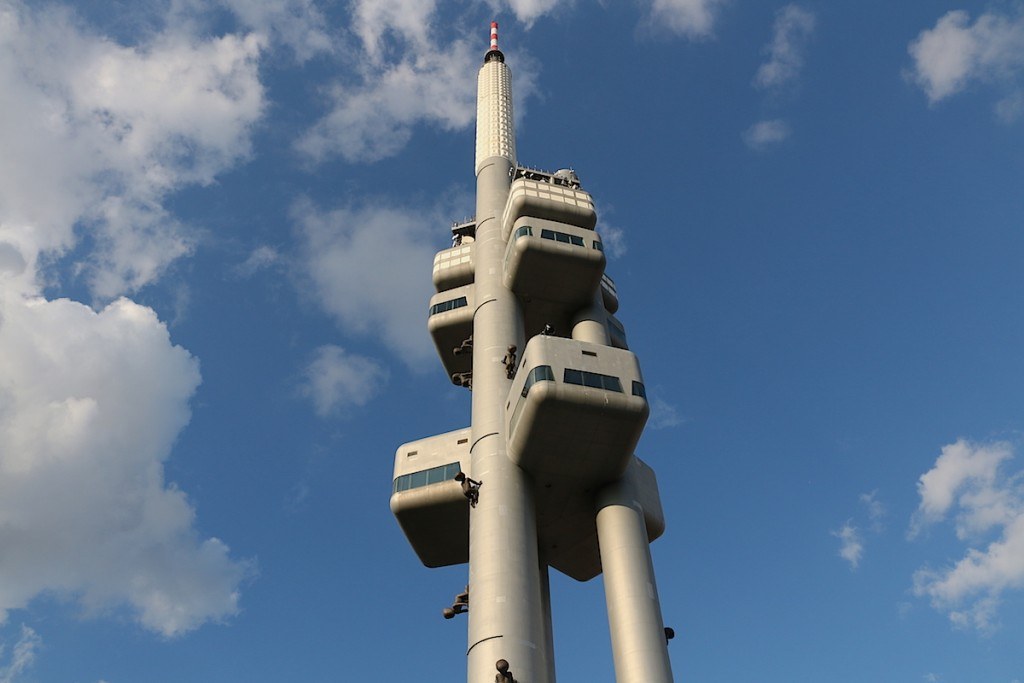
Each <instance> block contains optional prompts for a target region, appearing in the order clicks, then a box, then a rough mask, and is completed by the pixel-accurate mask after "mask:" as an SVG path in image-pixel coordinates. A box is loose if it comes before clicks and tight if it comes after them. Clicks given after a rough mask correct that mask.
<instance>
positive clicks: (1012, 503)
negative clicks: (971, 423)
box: [910, 440, 1024, 631]
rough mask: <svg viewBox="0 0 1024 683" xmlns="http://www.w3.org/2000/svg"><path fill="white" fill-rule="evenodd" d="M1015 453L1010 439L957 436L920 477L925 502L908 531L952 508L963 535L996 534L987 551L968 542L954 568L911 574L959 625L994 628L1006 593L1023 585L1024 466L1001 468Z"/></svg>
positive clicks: (924, 594)
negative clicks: (973, 440)
mask: <svg viewBox="0 0 1024 683" xmlns="http://www.w3.org/2000/svg"><path fill="white" fill-rule="evenodd" d="M1012 455H1013V454H1012V451H1011V449H1010V447H1009V445H1008V444H1006V443H995V444H988V445H981V444H972V443H969V442H966V441H964V440H959V441H957V442H956V443H953V444H949V445H947V446H945V447H944V448H943V449H942V453H941V455H940V456H939V457H938V459H937V460H936V461H935V466H934V467H933V468H932V469H931V470H929V471H928V472H926V473H925V474H924V475H922V476H921V478H920V480H919V481H918V493H919V494H920V496H921V502H920V505H919V506H918V509H917V511H916V512H915V514H914V517H913V519H912V520H911V528H910V535H911V536H915V535H917V534H918V533H919V532H920V531H921V530H922V529H923V528H924V527H925V526H926V525H928V524H933V523H936V522H938V521H941V520H942V519H944V518H945V517H946V515H947V514H948V513H949V512H951V511H955V512H956V531H957V537H958V538H960V539H961V540H969V539H972V538H974V539H978V540H980V539H981V537H982V535H983V534H985V533H986V532H988V533H991V532H993V531H995V532H997V533H998V538H997V539H996V540H994V541H991V542H990V543H988V544H987V546H986V547H985V549H984V550H980V549H978V548H974V547H972V548H968V550H967V552H966V554H965V555H964V557H963V558H962V559H960V560H959V561H958V562H957V563H956V564H954V565H953V566H952V567H946V568H944V569H940V570H935V569H932V568H928V567H925V568H922V569H919V570H918V571H916V572H915V573H914V579H913V584H914V593H915V594H916V595H918V596H921V597H928V598H929V599H930V600H931V603H932V605H933V606H934V607H935V608H936V609H938V610H940V611H944V612H946V613H947V614H948V616H949V618H950V621H951V622H952V623H953V624H954V625H956V626H959V627H963V628H968V627H969V628H976V629H978V630H981V631H988V630H992V629H994V628H996V627H997V625H998V623H997V611H998V607H999V604H1000V601H1001V599H1002V596H1003V594H1004V593H1005V592H1006V591H1008V590H1012V589H1019V588H1021V587H1024V486H1022V485H1021V482H1022V479H1024V472H1018V473H1017V474H1015V475H1011V476H1007V475H1004V474H1003V472H1002V466H1003V463H1005V462H1006V461H1008V460H1009V459H1010V458H1012Z"/></svg>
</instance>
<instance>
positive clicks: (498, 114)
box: [476, 22, 516, 173]
mask: <svg viewBox="0 0 1024 683" xmlns="http://www.w3.org/2000/svg"><path fill="white" fill-rule="evenodd" d="M492 55H497V56H498V57H499V58H498V59H491V58H490V57H491V56H492ZM476 87H477V90H476V93H477V94H476V172H477V173H479V172H480V165H481V163H482V162H483V161H484V160H485V159H488V158H490V157H504V158H505V159H508V160H509V161H510V162H511V163H512V165H513V166H515V163H516V129H515V123H514V120H513V117H512V73H511V71H509V68H508V67H507V66H506V65H505V60H504V56H503V55H501V52H500V51H499V50H498V24H497V22H491V45H490V50H489V51H488V52H487V58H486V59H485V61H484V65H483V66H482V67H480V73H479V74H478V75H477V86H476Z"/></svg>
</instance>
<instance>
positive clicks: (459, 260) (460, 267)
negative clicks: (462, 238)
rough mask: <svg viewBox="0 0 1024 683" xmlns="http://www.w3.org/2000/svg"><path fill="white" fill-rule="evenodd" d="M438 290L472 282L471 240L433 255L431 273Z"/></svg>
mask: <svg viewBox="0 0 1024 683" xmlns="http://www.w3.org/2000/svg"><path fill="white" fill-rule="evenodd" d="M432 277H433V281H434V288H435V289H436V290H437V291H438V292H444V291H447V290H449V289H454V288H456V287H461V286H463V285H468V284H470V283H472V282H473V242H471V241H470V242H463V243H462V244H459V245H457V246H454V247H452V248H451V249H443V250H441V251H439V252H437V254H436V255H435V256H434V271H433V274H432Z"/></svg>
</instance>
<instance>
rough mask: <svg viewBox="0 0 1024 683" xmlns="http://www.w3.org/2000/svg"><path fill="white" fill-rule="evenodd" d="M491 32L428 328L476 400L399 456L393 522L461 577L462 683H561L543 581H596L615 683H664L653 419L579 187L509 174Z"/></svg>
mask: <svg viewBox="0 0 1024 683" xmlns="http://www.w3.org/2000/svg"><path fill="white" fill-rule="evenodd" d="M515 142H516V141H515V127H514V121H513V116H512V77H511V73H510V71H509V68H508V66H507V65H506V64H505V55H504V54H503V53H502V52H501V50H499V49H498V25H497V23H494V22H492V23H491V41H490V48H489V49H488V50H487V53H486V54H485V55H484V63H483V66H481V67H480V71H479V74H478V77H477V123H476V169H475V170H476V215H475V218H473V219H472V220H469V221H466V222H463V223H460V224H456V225H454V226H453V227H452V237H453V240H452V241H453V246H452V247H451V248H450V249H445V250H443V251H440V252H438V254H437V255H436V256H435V258H434V270H433V282H434V286H435V288H436V289H437V294H435V295H434V296H433V297H432V298H431V299H430V313H429V317H428V322H427V328H428V329H429V331H430V333H431V336H432V337H433V339H434V343H435V345H436V346H437V351H438V354H439V356H440V358H441V363H442V364H443V365H444V368H445V371H446V372H447V373H448V375H449V376H450V377H451V378H452V381H453V383H454V384H456V385H460V386H463V387H466V388H469V389H470V390H471V391H472V422H471V426H470V427H468V428H465V429H460V430H456V431H453V432H448V433H446V434H441V435H438V436H433V437H429V438H426V439H421V440H419V441H413V442H410V443H406V444H403V445H402V446H401V447H400V448H399V449H398V451H397V453H396V454H395V470H394V474H395V478H394V486H393V490H392V495H391V510H392V512H393V513H394V514H395V517H396V518H397V520H398V523H399V525H400V526H401V528H402V530H403V531H404V532H405V535H406V537H407V538H408V539H409V542H410V543H411V545H412V546H413V549H414V550H415V551H416V553H417V555H418V556H419V558H420V560H421V561H422V562H423V563H424V564H425V565H426V566H428V567H440V566H447V565H453V564H461V563H464V562H468V563H469V585H468V586H467V588H466V590H465V591H464V592H460V593H459V594H458V595H456V596H455V600H454V602H453V604H452V605H451V606H450V607H448V608H446V609H445V610H444V616H445V617H446V618H452V617H454V616H455V615H457V614H461V613H463V612H466V613H468V618H469V627H468V632H469V639H468V645H467V660H468V661H467V681H468V683H490V681H491V680H494V681H496V683H555V667H554V647H553V641H552V632H551V601H550V588H549V582H548V570H549V567H553V568H555V569H557V570H558V571H561V572H562V573H564V574H566V575H568V576H570V577H572V578H574V579H577V580H579V581H587V580H590V579H592V578H594V577H595V576H597V575H598V574H601V573H602V572H603V573H604V584H605V597H606V602H607V609H608V621H609V626H610V630H611V643H612V655H613V660H614V663H615V678H616V681H617V683H671V681H672V670H671V665H670V663H669V658H668V650H667V641H668V639H669V637H671V633H672V632H671V629H666V628H665V626H664V623H663V621H662V616H661V606H660V603H659V600H658V591H657V586H656V584H655V580H654V570H653V566H652V564H651V555H650V548H649V543H650V541H651V540H653V539H655V538H657V537H658V536H660V535H661V534H662V532H663V531H664V528H665V522H664V517H663V514H662V509H661V500H660V498H659V494H658V486H657V482H656V480H655V476H654V471H653V470H652V469H651V468H650V467H649V466H648V465H646V464H645V463H644V462H643V461H641V460H640V459H639V458H637V457H636V456H635V455H634V454H633V449H634V448H635V446H636V443H637V441H638V440H639V438H640V434H641V432H642V430H643V428H644V424H645V423H646V421H647V416H648V414H649V408H648V404H647V398H646V393H645V390H644V385H643V378H642V376H641V374H640V366H639V363H638V362H637V358H636V355H634V354H633V353H631V352H630V351H629V348H628V345H627V343H626V333H625V329H624V328H623V326H622V324H621V323H620V322H619V321H618V320H617V319H616V318H615V316H614V313H615V312H616V310H617V309H618V303H619V302H618V296H617V294H616V291H615V285H614V284H613V283H612V281H611V280H610V279H609V278H608V277H607V276H606V275H605V274H604V268H605V255H604V250H603V246H602V242H601V237H600V235H599V234H598V233H597V232H595V226H596V224H597V214H596V213H595V211H594V203H593V200H592V199H591V197H590V195H589V194H588V193H587V192H585V191H584V190H583V189H582V188H581V187H580V182H579V178H578V177H577V176H576V173H575V172H573V171H571V170H567V169H563V170H559V171H556V172H553V173H548V172H545V171H539V170H535V169H530V168H526V167H523V166H519V165H518V163H517V161H516V148H515Z"/></svg>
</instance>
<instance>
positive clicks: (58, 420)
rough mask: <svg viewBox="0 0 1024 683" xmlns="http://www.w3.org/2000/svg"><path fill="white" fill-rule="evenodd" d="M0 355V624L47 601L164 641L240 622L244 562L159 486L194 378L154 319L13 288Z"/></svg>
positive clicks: (119, 303) (127, 309) (132, 308)
mask: <svg viewBox="0 0 1024 683" xmlns="http://www.w3.org/2000/svg"><path fill="white" fill-rule="evenodd" d="M0 348H3V349H4V353H3V354H0V519H2V520H3V524H2V525H0V547H3V549H4V552H3V553H2V554H0V620H2V619H3V618H6V615H7V613H8V612H9V611H10V610H12V609H19V608H24V607H25V606H26V605H27V604H28V603H29V602H30V601H31V600H32V599H33V598H34V597H36V596H38V595H40V594H42V593H47V594H51V595H57V596H59V597H62V598H64V599H66V600H69V601H75V602H77V603H78V604H79V605H80V606H81V607H82V608H83V610H84V611H85V613H86V614H97V613H100V612H103V611H106V610H108V609H111V608H119V607H122V606H126V607H127V608H128V609H129V611H130V612H131V613H132V614H133V615H134V617H135V618H136V619H137V620H138V621H139V622H140V623H141V624H142V625H143V626H145V627H146V628H148V629H151V630H153V631H156V632H158V633H161V634H163V635H166V636H175V635H178V634H180V633H183V632H185V631H188V630H190V629H194V628H196V627H197V626H199V625H200V624H202V623H203V622H205V621H208V620H220V619H223V618H226V617H228V616H230V615H232V614H234V613H235V612H236V611H237V609H238V605H237V603H238V588H239V584H240V582H241V580H242V579H243V577H244V576H245V575H246V573H247V571H248V566H247V564H246V563H244V562H238V561H235V560H232V559H231V558H230V557H229V554H228V548H227V546H225V545H224V543H222V542H221V541H220V540H218V539H216V538H208V539H202V538H201V537H199V536H198V534H197V533H196V531H195V529H194V522H195V511H194V509H193V508H192V506H191V505H190V503H189V501H188V500H187V498H186V497H185V494H184V493H183V492H182V491H180V490H179V489H178V488H176V487H175V486H174V485H173V484H168V483H167V482H166V481H165V480H164V473H163V461H164V460H165V459H166V458H167V456H168V455H169V453H170V450H171V446H172V444H173V443H174V440H175V438H176V437H177V435H178V433H179V432H180V431H181V429H182V428H183V427H184V426H185V425H186V424H187V423H188V421H189V415H190V413H189V406H188V402H189V399H190V398H191V396H192V395H193V393H194V392H195V390H196V387H197V386H198V384H199V368H198V364H197V362H196V360H195V359H194V358H193V357H191V356H190V355H189V353H188V352H187V351H185V350H184V349H182V348H180V347H177V346H174V345H172V344H171V342H170V339H169V336H168V333H167V328H166V327H165V326H164V325H163V324H162V323H160V322H159V321H158V320H157V318H156V315H155V314H154V313H153V311H152V310H151V309H149V308H146V307H143V306H139V305H137V304H134V303H132V302H131V301H128V300H127V299H118V300H116V301H114V302H113V303H111V304H110V305H108V306H107V307H106V308H104V309H103V310H101V311H99V312H96V311H94V310H93V309H91V308H89V307H88V306H85V305H82V304H78V303H75V302H72V301H68V300H66V299H59V300H56V301H46V300H44V299H41V298H25V297H22V296H20V295H17V294H13V295H12V294H10V293H9V292H8V293H5V294H4V296H3V297H2V299H0Z"/></svg>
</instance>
